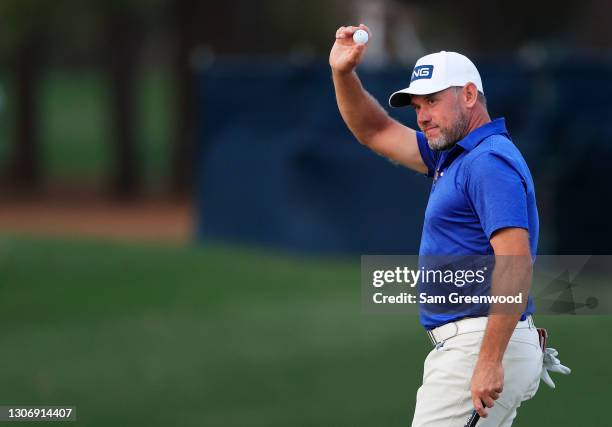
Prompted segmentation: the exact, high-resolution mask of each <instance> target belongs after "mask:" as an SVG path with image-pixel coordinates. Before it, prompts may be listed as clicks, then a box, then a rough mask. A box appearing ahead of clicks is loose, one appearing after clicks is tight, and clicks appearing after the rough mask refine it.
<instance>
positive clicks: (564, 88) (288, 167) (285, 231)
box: [198, 61, 612, 253]
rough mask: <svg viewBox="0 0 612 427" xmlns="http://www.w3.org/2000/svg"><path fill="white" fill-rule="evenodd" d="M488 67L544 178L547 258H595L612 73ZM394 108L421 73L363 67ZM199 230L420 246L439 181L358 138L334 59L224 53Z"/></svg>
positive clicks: (490, 87)
mask: <svg viewBox="0 0 612 427" xmlns="http://www.w3.org/2000/svg"><path fill="white" fill-rule="evenodd" d="M476 63H477V64H479V69H480V72H481V75H482V76H483V83H484V87H485V93H486V96H487V99H488V104H489V111H490V112H491V116H492V117H499V116H503V117H506V120H507V125H508V128H509V130H510V133H511V136H512V137H513V140H514V142H515V144H516V145H517V146H518V147H519V148H520V149H521V151H522V152H523V154H524V156H525V157H526V159H527V162H528V164H529V165H530V168H531V170H532V174H533V175H534V178H535V180H536V191H537V196H538V204H539V208H540V217H541V222H542V224H541V227H542V231H543V233H542V236H541V245H540V247H541V249H542V251H543V252H545V253H546V252H549V253H550V252H561V253H597V252H598V250H605V247H606V244H605V243H598V242H599V241H601V240H602V237H603V236H605V235H607V236H610V234H611V233H610V232H611V226H610V225H609V224H608V220H607V218H606V215H602V214H601V209H602V208H603V207H607V208H611V207H612V198H611V196H610V191H608V189H609V186H608V185H605V183H609V182H610V179H609V177H608V176H607V175H608V174H607V171H606V170H605V169H607V167H608V165H609V164H610V160H612V128H611V127H610V126H609V125H608V123H607V121H608V120H610V119H611V118H612V108H611V107H610V105H609V100H610V99H612V83H611V79H610V75H612V67H611V66H610V64H584V63H572V64H554V65H548V66H541V67H537V68H529V67H526V66H524V65H521V64H519V63H515V62H499V61H498V62H491V61H489V62H483V61H476ZM359 74H360V76H361V78H362V81H363V83H364V86H365V87H366V88H367V89H368V91H370V92H371V93H372V94H373V95H374V96H375V97H376V98H377V99H378V100H379V102H380V103H381V104H383V105H384V106H385V107H386V108H387V109H388V110H389V112H390V113H391V115H392V116H394V117H395V118H397V119H398V120H400V121H402V122H404V123H406V124H407V125H409V126H412V127H414V126H415V121H414V120H415V116H414V112H413V111H412V110H411V109H410V108H405V109H399V110H394V109H390V108H389V107H387V99H388V96H389V94H390V93H391V92H393V91H394V90H396V89H398V88H402V87H405V86H406V85H407V84H408V82H409V76H410V70H406V69H401V68H388V69H384V70H379V71H372V70H364V71H362V70H360V71H359ZM198 106H199V111H200V114H199V132H198V142H199V147H200V148H201V149H200V151H199V157H198V169H199V187H198V237H199V238H200V239H202V240H205V239H210V238H212V239H222V240H231V241H237V242H245V243H254V244H264V245H269V246H272V247H279V248H288V249H292V250H298V251H309V252H317V251H324V252H340V253H416V252H417V251H418V245H419V240H420V235H421V228H422V218H423V213H424V209H425V205H426V201H427V195H428V192H429V188H430V185H431V181H430V180H429V179H427V178H425V177H423V176H421V175H419V174H417V173H414V172H411V171H409V170H406V169H403V168H401V167H397V166H394V165H392V164H391V163H389V162H388V161H387V160H385V159H383V158H382V157H379V156H377V155H375V154H373V153H371V152H370V151H369V150H368V149H366V148H365V147H363V146H361V145H360V144H359V143H358V142H357V141H356V140H355V138H354V137H353V136H352V135H351V133H350V132H349V131H348V129H347V128H346V126H345V124H344V122H343V121H342V119H341V117H340V114H339V112H338V109H337V106H336V102H335V97H334V91H333V85H332V82H331V77H330V71H329V67H328V66H327V65H326V64H321V63H316V64H310V65H291V64H288V63H279V62H257V61H240V62H238V61H222V62H217V63H215V65H214V66H212V67H210V68H208V69H206V70H204V71H202V72H201V73H200V74H199V75H198Z"/></svg>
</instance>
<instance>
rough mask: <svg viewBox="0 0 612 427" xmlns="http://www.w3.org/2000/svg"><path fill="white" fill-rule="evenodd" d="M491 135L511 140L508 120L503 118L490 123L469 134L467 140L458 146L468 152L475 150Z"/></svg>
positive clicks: (458, 143) (459, 142) (464, 139)
mask: <svg viewBox="0 0 612 427" xmlns="http://www.w3.org/2000/svg"><path fill="white" fill-rule="evenodd" d="M491 135H504V136H506V137H507V138H510V135H509V134H508V130H507V129H506V119H504V118H503V117H501V118H499V119H495V120H492V121H490V122H489V123H487V124H485V125H482V126H480V127H479V128H476V129H474V130H473V131H471V132H470V133H468V134H467V135H466V136H465V138H463V139H462V140H460V141H458V142H457V145H458V146H460V147H461V148H463V149H464V150H466V151H471V150H473V149H474V148H475V147H476V146H477V145H478V144H480V143H481V142H482V140H483V139H485V138H488V137H489V136H491Z"/></svg>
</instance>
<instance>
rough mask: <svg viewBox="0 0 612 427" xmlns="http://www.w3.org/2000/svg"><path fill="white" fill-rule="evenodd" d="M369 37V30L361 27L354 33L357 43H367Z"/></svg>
mask: <svg viewBox="0 0 612 427" xmlns="http://www.w3.org/2000/svg"><path fill="white" fill-rule="evenodd" d="M368 39H369V36H368V32H367V31H365V30H361V29H359V30H357V31H355V32H354V33H353V41H354V42H355V43H357V44H366V43H367V42H368Z"/></svg>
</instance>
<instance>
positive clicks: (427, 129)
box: [423, 126, 438, 133]
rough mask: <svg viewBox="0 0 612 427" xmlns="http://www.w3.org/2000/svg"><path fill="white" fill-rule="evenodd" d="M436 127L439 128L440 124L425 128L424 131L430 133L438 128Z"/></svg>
mask: <svg viewBox="0 0 612 427" xmlns="http://www.w3.org/2000/svg"><path fill="white" fill-rule="evenodd" d="M436 129H438V126H430V127H428V128H425V129H423V132H425V133H430V132H431V131H433V130H436Z"/></svg>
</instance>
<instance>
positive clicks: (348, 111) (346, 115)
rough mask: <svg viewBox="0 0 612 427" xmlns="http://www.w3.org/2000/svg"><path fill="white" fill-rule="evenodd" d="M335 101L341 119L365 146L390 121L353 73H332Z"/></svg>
mask: <svg viewBox="0 0 612 427" xmlns="http://www.w3.org/2000/svg"><path fill="white" fill-rule="evenodd" d="M332 77H333V81H334V88H335V91H336V101H337V102H338V108H339V110H340V114H341V115H342V118H343V119H344V121H345V122H346V124H347V126H348V127H349V129H350V130H351V132H352V133H353V134H354V135H355V137H356V138H357V139H358V140H359V142H361V143H362V144H365V145H367V144H368V142H370V141H371V139H372V137H373V135H375V134H376V133H377V132H380V131H381V130H383V129H384V128H385V126H386V125H388V124H389V122H390V121H391V120H392V119H391V118H390V117H389V115H388V114H387V112H386V111H385V110H384V109H383V108H382V107H381V105H380V104H379V103H378V102H377V101H376V100H375V99H374V98H373V97H372V96H371V95H370V94H369V93H368V92H367V91H366V90H365V89H364V88H363V86H362V85H361V81H360V80H359V77H357V74H356V73H355V72H354V71H353V72H350V73H346V74H342V73H338V72H332Z"/></svg>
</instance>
